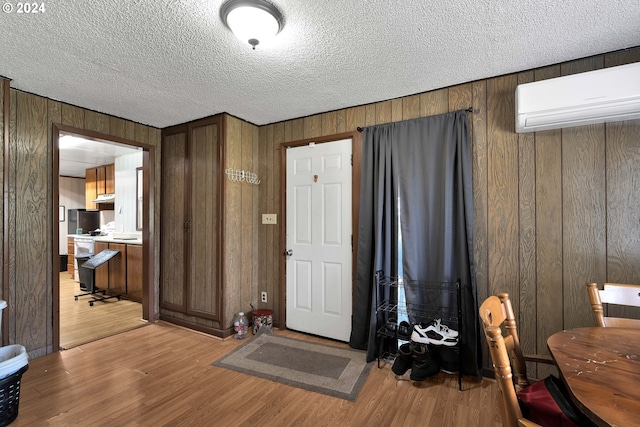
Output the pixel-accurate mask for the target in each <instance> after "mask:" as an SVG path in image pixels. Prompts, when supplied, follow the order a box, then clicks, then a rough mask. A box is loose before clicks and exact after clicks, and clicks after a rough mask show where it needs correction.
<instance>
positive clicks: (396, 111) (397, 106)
mask: <svg viewBox="0 0 640 427" xmlns="http://www.w3.org/2000/svg"><path fill="white" fill-rule="evenodd" d="M403 104H404V103H403V102H402V98H397V99H392V100H391V121H392V122H399V121H401V120H402V105H403ZM353 129H355V127H351V128H349V127H348V126H347V130H353Z"/></svg>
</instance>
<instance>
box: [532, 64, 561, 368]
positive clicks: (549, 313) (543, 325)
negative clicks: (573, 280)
mask: <svg viewBox="0 0 640 427" xmlns="http://www.w3.org/2000/svg"><path fill="white" fill-rule="evenodd" d="M559 76H560V67H557V66H554V67H548V68H544V69H540V70H536V71H535V80H543V79H548V78H553V77H559ZM561 135H562V133H561V131H559V130H551V131H545V132H536V134H535V138H536V142H535V143H536V245H537V248H536V263H537V265H536V277H537V287H536V325H537V327H536V353H540V354H545V353H547V352H548V350H547V338H548V337H549V336H550V335H551V334H553V333H554V332H557V331H559V330H562V324H563V316H562V314H563V303H562V297H561V293H562V266H563V264H562V263H563V260H562V140H561ZM541 370H544V368H542V367H540V370H539V371H538V374H539V376H541V375H544V374H546V373H547V372H548V371H547V372H541Z"/></svg>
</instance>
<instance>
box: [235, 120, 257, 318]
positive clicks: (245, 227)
mask: <svg viewBox="0 0 640 427" xmlns="http://www.w3.org/2000/svg"><path fill="white" fill-rule="evenodd" d="M254 128H255V126H254V125H252V124H250V123H247V122H241V123H240V133H241V141H240V143H241V156H242V157H241V159H240V165H241V168H242V169H243V170H245V171H250V172H256V168H254V165H253V129H254ZM258 178H259V176H258ZM255 188H256V186H255V185H251V184H247V183H243V184H241V185H240V190H241V199H242V208H241V210H240V223H241V228H240V232H241V234H240V236H238V237H239V238H240V242H241V254H240V260H241V263H242V264H241V272H240V284H241V286H242V291H241V294H240V310H244V311H245V312H249V311H250V310H251V307H250V306H249V304H250V303H253V304H254V305H255V304H256V303H257V302H258V301H257V300H256V299H255V298H256V295H258V288H257V286H258V284H257V283H256V278H255V277H254V275H253V265H254V264H255V263H254V262H253V259H254V258H253V255H254V249H255V246H256V243H257V240H256V239H255V237H256V230H257V229H258V227H257V219H258V218H257V215H254V212H253V193H254V190H255ZM245 254H246V255H249V256H246V255H245Z"/></svg>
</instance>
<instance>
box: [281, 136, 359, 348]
mask: <svg viewBox="0 0 640 427" xmlns="http://www.w3.org/2000/svg"><path fill="white" fill-rule="evenodd" d="M351 169H352V167H351V139H344V140H341V141H335V142H327V143H323V144H315V145H309V146H303V147H292V148H288V149H287V200H286V204H287V208H286V212H287V250H288V251H289V253H290V255H288V256H287V263H286V264H287V266H286V277H287V295H286V300H287V312H286V313H287V321H286V323H287V327H288V328H290V329H294V330H297V331H302V332H307V333H311V334H315V335H320V336H323V337H327V338H333V339H337V340H341V341H348V340H349V336H350V335H351V292H352V279H351V269H352V266H351V263H352V262H351V260H352V245H351V235H352V224H351Z"/></svg>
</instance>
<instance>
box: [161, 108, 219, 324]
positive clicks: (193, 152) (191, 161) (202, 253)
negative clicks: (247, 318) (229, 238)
mask: <svg viewBox="0 0 640 427" xmlns="http://www.w3.org/2000/svg"><path fill="white" fill-rule="evenodd" d="M223 123H224V121H223V117H222V116H214V117H210V118H207V119H202V120H199V121H196V122H190V123H186V124H182V125H177V126H173V127H170V128H166V129H164V130H163V131H162V178H161V182H162V184H161V185H162V200H161V246H160V247H161V249H160V252H161V256H160V318H161V319H163V320H167V321H169V322H173V323H176V324H180V325H183V326H187V327H189V328H192V329H197V330H201V331H204V332H207V333H211V334H214V335H218V336H224V335H226V334H228V332H227V333H225V332H224V329H225V328H224V327H223V324H222V323H223V322H222V321H223V314H222V305H223V299H222V285H221V283H222V271H221V268H220V265H221V255H222V246H223V245H222V238H221V237H222V236H221V235H222V217H223V215H222V202H221V194H222V191H223V176H224V172H223V170H222V166H221V165H222V164H223V155H224V154H223V153H224V150H223V148H224V144H223V141H224V131H223Z"/></svg>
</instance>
